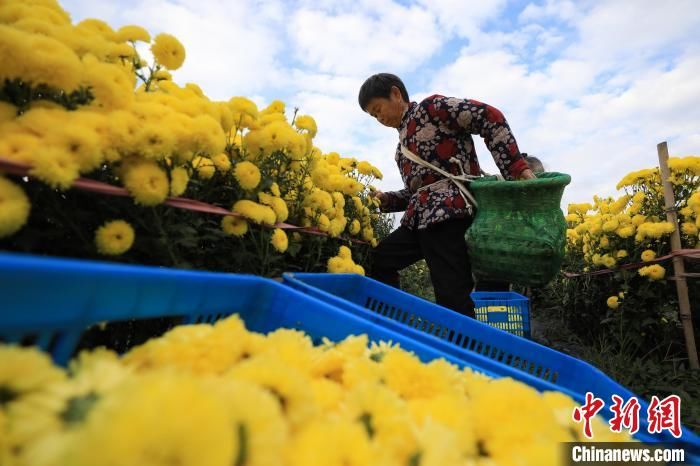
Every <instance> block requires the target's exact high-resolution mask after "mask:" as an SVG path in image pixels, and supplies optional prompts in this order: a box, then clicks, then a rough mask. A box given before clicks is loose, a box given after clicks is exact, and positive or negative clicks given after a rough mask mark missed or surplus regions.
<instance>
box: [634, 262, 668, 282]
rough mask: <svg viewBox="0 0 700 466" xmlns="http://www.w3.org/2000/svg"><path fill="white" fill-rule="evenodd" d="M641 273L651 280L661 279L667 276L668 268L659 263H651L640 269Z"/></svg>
mask: <svg viewBox="0 0 700 466" xmlns="http://www.w3.org/2000/svg"><path fill="white" fill-rule="evenodd" d="M639 275H641V276H642V277H648V278H649V280H651V281H656V280H661V279H663V278H664V277H665V276H666V269H665V268H663V267H662V266H661V265H659V264H654V265H649V266H646V267H642V268H641V269H639Z"/></svg>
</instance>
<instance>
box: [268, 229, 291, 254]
mask: <svg viewBox="0 0 700 466" xmlns="http://www.w3.org/2000/svg"><path fill="white" fill-rule="evenodd" d="M270 243H272V246H273V247H274V248H275V249H276V250H277V251H278V252H285V251H286V250H287V247H288V246H289V240H288V238H287V234H286V233H285V232H284V230H282V229H281V228H275V231H274V232H273V233H272V237H271V238H270Z"/></svg>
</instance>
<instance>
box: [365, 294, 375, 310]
mask: <svg viewBox="0 0 700 466" xmlns="http://www.w3.org/2000/svg"><path fill="white" fill-rule="evenodd" d="M365 307H366V308H367V309H374V299H373V298H372V297H371V296H367V299H366V300H365Z"/></svg>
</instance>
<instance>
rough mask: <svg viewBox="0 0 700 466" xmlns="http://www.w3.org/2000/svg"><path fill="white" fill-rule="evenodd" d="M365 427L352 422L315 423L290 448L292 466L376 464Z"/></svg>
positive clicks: (296, 437)
mask: <svg viewBox="0 0 700 466" xmlns="http://www.w3.org/2000/svg"><path fill="white" fill-rule="evenodd" d="M373 459H374V458H373V455H372V449H371V446H370V442H369V438H368V436H367V433H366V432H365V430H364V429H363V427H362V426H361V425H360V424H359V423H357V422H353V421H350V420H344V419H343V420H340V419H334V420H320V419H319V420H315V421H313V422H311V423H309V424H308V425H306V426H304V428H303V430H302V431H301V432H300V433H299V435H297V436H295V438H294V440H293V442H292V445H291V447H290V451H289V455H288V461H289V464H290V466H331V465H333V466H336V465H337V466H340V465H345V466H364V465H368V464H374V462H373Z"/></svg>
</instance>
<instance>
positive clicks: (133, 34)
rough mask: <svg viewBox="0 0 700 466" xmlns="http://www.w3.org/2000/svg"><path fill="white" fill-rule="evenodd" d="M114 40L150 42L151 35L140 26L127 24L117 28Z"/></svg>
mask: <svg viewBox="0 0 700 466" xmlns="http://www.w3.org/2000/svg"><path fill="white" fill-rule="evenodd" d="M116 40H117V42H127V41H130V42H136V41H141V42H150V41H151V35H150V34H149V33H148V31H147V30H145V29H144V28H142V27H141V26H134V25H128V26H122V27H120V28H119V30H118V31H117V36H116Z"/></svg>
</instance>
